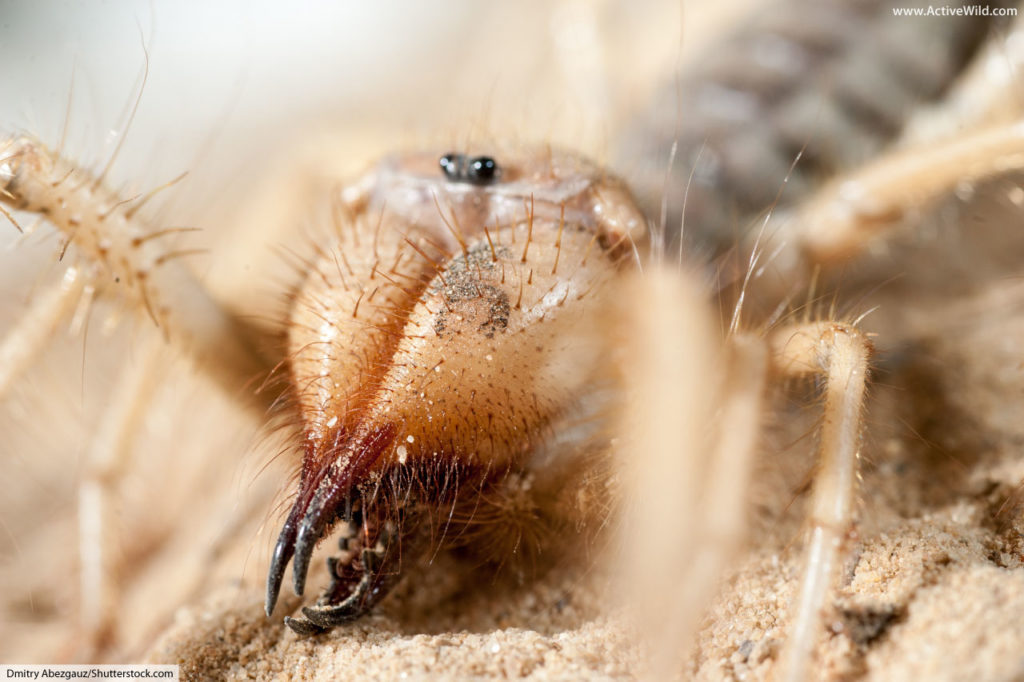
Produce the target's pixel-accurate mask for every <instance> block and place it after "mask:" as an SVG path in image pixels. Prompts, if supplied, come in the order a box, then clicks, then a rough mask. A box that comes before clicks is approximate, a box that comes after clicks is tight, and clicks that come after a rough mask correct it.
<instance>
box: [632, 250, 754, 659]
mask: <svg viewBox="0 0 1024 682" xmlns="http://www.w3.org/2000/svg"><path fill="white" fill-rule="evenodd" d="M624 300H625V301H627V302H628V305H629V308H628V310H627V312H626V313H625V314H624V318H625V319H626V321H627V324H626V325H624V328H625V329H627V330H628V331H627V332H626V333H627V335H628V338H627V339H625V343H624V344H623V347H624V348H625V349H626V353H625V357H624V358H623V363H622V364H623V378H624V383H625V385H626V387H627V389H626V390H627V396H626V407H627V409H626V415H625V417H626V423H625V425H624V429H623V432H624V436H625V438H624V441H625V442H624V448H625V450H626V451H625V452H624V453H623V457H622V467H621V471H622V475H623V479H624V483H625V501H626V511H625V515H624V516H625V518H624V520H623V525H622V528H621V532H622V536H621V537H622V544H623V553H622V573H623V578H624V580H625V587H624V591H625V593H626V594H627V595H628V598H629V600H630V602H631V604H633V605H635V606H636V612H637V613H638V614H639V616H640V618H641V626H642V628H643V633H642V634H643V637H644V640H645V642H647V643H648V644H649V646H650V650H651V653H652V665H651V668H650V670H648V671H647V674H648V675H649V679H668V678H670V677H674V676H675V674H676V673H677V672H678V669H679V665H680V661H681V659H682V658H683V657H684V656H685V651H683V652H681V651H680V644H681V643H687V644H688V643H691V642H692V641H693V639H694V635H695V633H696V630H697V625H698V623H699V621H700V618H701V615H702V614H703V612H704V610H705V608H706V606H707V602H708V601H709V598H710V596H711V595H713V594H714V592H715V587H716V583H717V582H718V581H719V579H720V578H721V576H722V575H723V573H724V572H725V567H726V566H727V565H728V563H729V561H730V559H731V558H732V557H733V556H734V555H735V552H736V550H737V548H738V547H739V545H740V542H741V540H742V537H743V534H744V533H743V531H744V528H745V524H746V513H745V509H746V508H745V504H744V500H745V499H746V497H747V488H748V482H749V475H750V471H751V460H752V458H753V453H754V452H755V443H756V440H757V434H758V432H759V423H760V415H761V412H762V402H763V393H764V382H765V377H766V374H767V372H766V366H767V363H768V360H767V353H766V349H765V346H764V344H763V342H761V341H760V340H759V339H754V338H752V337H738V338H736V339H735V340H734V341H735V343H733V344H732V345H731V347H729V348H728V349H727V351H726V352H725V353H723V352H722V350H721V346H722V340H721V338H720V336H719V334H718V333H717V330H716V329H715V327H716V325H715V323H714V321H713V320H712V319H711V316H710V314H709V308H708V305H707V300H706V297H705V296H704V292H703V291H702V287H700V286H699V285H697V284H696V282H695V281H694V280H692V279H689V278H686V277H684V276H681V275H680V274H679V273H678V272H676V271H674V270H668V269H658V268H655V269H654V270H652V271H649V272H647V273H646V274H645V275H643V276H642V277H641V278H638V281H636V282H634V283H633V285H632V286H631V287H629V288H628V289H627V291H626V296H625V298H624Z"/></svg>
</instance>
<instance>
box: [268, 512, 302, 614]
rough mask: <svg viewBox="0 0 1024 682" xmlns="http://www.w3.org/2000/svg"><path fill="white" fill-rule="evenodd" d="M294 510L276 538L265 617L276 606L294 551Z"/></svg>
mask: <svg viewBox="0 0 1024 682" xmlns="http://www.w3.org/2000/svg"><path fill="white" fill-rule="evenodd" d="M294 516H295V510H294V509H293V510H292V513H291V514H290V515H289V516H288V520H287V521H285V524H284V527H283V528H282V529H281V534H280V535H279V536H278V537H277V544H276V545H275V546H274V556H273V557H272V558H271V560H270V571H269V572H268V573H267V601H266V604H265V605H264V610H265V611H266V612H267V616H268V617H269V616H270V614H272V613H273V612H274V607H275V606H276V605H277V598H278V596H279V595H280V594H281V583H282V582H284V569H286V568H287V567H288V562H289V561H290V560H291V558H292V554H293V552H294V551H295V519H294V518H293V517H294Z"/></svg>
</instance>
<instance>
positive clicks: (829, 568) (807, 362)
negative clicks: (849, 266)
mask: <svg viewBox="0 0 1024 682" xmlns="http://www.w3.org/2000/svg"><path fill="white" fill-rule="evenodd" d="M769 344H770V347H771V350H772V356H773V369H774V370H775V371H776V372H778V373H779V374H780V375H782V376H797V377H799V376H808V375H819V376H822V377H823V378H824V380H825V409H824V423H823V426H822V432H821V454H820V462H819V468H818V474H817V476H816V478H815V484H814V494H813V498H812V500H811V515H810V535H809V537H810V542H809V544H808V547H807V549H806V559H805V565H804V569H803V575H802V578H801V580H800V592H799V595H798V597H797V602H796V606H795V610H794V612H793V617H792V625H791V626H790V631H789V636H788V637H787V641H786V648H785V650H784V651H783V654H782V660H781V665H782V674H781V675H779V676H778V677H777V679H780V680H803V679H806V678H807V672H808V668H809V667H810V663H811V658H812V655H813V650H814V646H815V645H816V644H817V641H818V638H819V636H820V634H821V633H820V630H821V612H822V609H823V607H824V604H825V600H826V597H827V595H828V592H829V590H830V588H831V587H832V582H833V580H834V577H835V571H836V565H837V564H838V563H839V559H840V552H841V549H842V545H843V540H844V538H845V536H846V534H847V532H848V529H849V526H850V523H851V520H852V517H853V498H854V493H855V489H856V480H857V457H858V451H859V448H860V434H861V421H862V412H863V404H864V391H865V386H866V380H867V373H868V359H869V356H870V354H871V344H870V342H869V341H868V340H867V339H866V338H865V336H864V334H862V333H861V332H860V331H858V330H857V329H855V328H853V327H851V326H848V325H843V324H838V323H834V322H815V323H810V324H803V325H795V326H789V327H783V328H780V329H778V330H776V331H774V332H773V333H772V334H771V335H770V337H769Z"/></svg>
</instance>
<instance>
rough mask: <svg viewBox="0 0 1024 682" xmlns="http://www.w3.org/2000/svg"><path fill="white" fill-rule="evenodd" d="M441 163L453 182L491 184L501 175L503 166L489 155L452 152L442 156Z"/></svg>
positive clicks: (446, 175) (447, 176) (445, 173)
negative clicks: (468, 154)
mask: <svg viewBox="0 0 1024 682" xmlns="http://www.w3.org/2000/svg"><path fill="white" fill-rule="evenodd" d="M439 165H440V166H441V170H442V171H443V172H444V175H445V177H446V178H448V179H449V180H450V181H452V182H468V183H469V184H471V185H489V184H491V183H493V182H497V180H498V178H499V177H501V167H500V166H498V162H497V161H495V160H494V159H492V158H491V157H489V156H466V155H465V154H455V153H450V154H445V155H444V156H442V157H441V159H440V161H439Z"/></svg>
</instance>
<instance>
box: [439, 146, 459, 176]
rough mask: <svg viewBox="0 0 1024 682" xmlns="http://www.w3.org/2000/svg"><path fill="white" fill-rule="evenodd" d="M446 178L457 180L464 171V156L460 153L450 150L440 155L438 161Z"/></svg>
mask: <svg viewBox="0 0 1024 682" xmlns="http://www.w3.org/2000/svg"><path fill="white" fill-rule="evenodd" d="M438 164H439V165H440V166H441V170H442V171H443V172H444V175H445V177H446V178H448V179H449V180H451V181H452V182H459V181H461V180H462V179H463V174H464V173H465V166H466V157H465V156H463V155H462V154H456V153H454V152H451V153H449V154H445V155H444V156H442V157H441V160H440V161H439V162H438Z"/></svg>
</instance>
